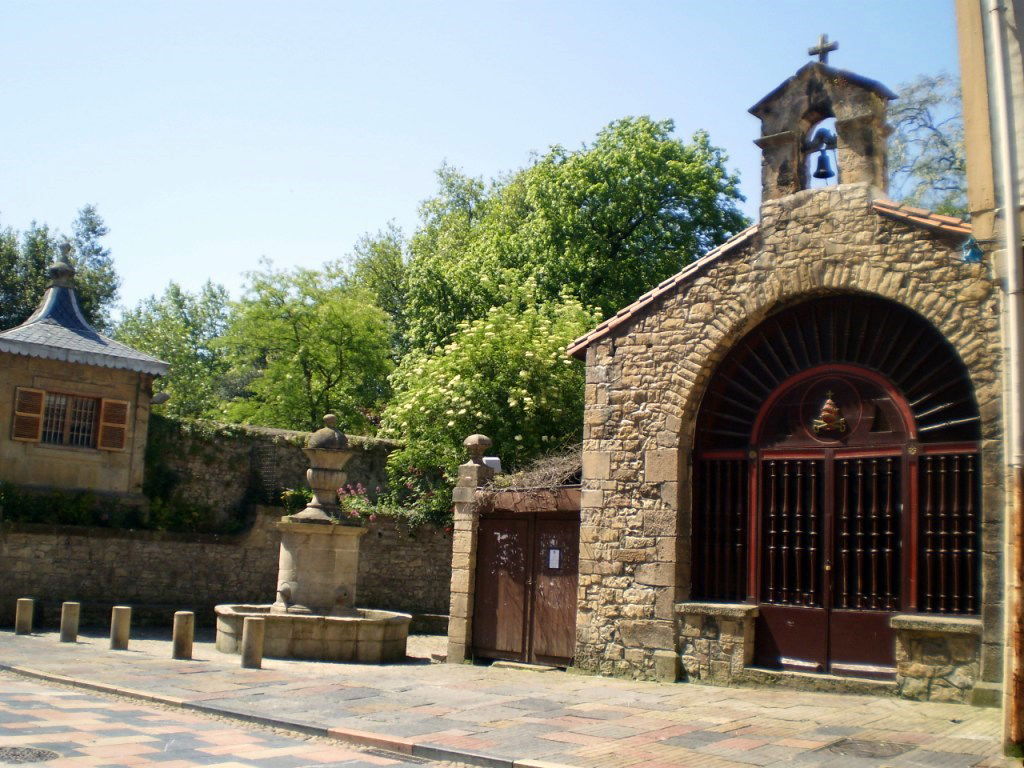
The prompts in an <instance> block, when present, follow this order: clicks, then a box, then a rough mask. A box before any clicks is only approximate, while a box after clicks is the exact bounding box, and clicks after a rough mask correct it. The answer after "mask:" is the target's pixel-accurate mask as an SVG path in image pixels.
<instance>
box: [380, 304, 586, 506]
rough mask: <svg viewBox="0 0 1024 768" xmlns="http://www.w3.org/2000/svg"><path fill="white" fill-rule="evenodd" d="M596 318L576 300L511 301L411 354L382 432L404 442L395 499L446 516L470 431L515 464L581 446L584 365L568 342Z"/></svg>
mask: <svg viewBox="0 0 1024 768" xmlns="http://www.w3.org/2000/svg"><path fill="white" fill-rule="evenodd" d="M525 290H526V292H527V293H528V294H529V293H532V292H534V291H536V286H535V285H532V284H528V285H527V286H525ZM596 322H597V315H596V314H595V313H594V312H592V311H589V310H587V309H585V308H584V307H583V306H582V305H581V304H580V303H579V301H578V300H577V299H575V298H573V297H568V296H566V297H562V298H559V299H556V300H550V301H541V302H537V301H513V302H510V303H508V304H505V305H504V306H501V307H492V308H491V309H490V310H488V311H487V312H486V313H485V315H484V317H482V318H480V319H477V320H473V321H463V322H462V323H460V324H459V325H458V326H457V328H456V330H455V332H454V333H453V334H452V336H451V338H450V340H449V341H448V342H447V343H446V344H445V345H443V346H441V347H438V348H437V349H435V350H434V351H426V350H414V351H412V352H410V353H409V354H408V355H407V356H406V357H405V359H404V360H403V361H402V363H401V365H400V366H399V368H398V369H397V370H396V371H395V373H394V375H393V376H392V379H391V381H392V386H393V387H394V390H395V393H394V397H393V398H392V400H391V402H390V403H389V404H388V407H387V410H386V411H385V413H384V419H383V423H382V428H381V435H382V436H386V437H394V438H398V439H400V440H403V441H404V447H403V448H401V449H399V450H397V451H395V452H394V453H392V454H391V456H390V458H389V460H388V473H389V476H390V480H391V487H392V489H393V490H392V492H393V494H394V495H395V496H396V498H395V501H396V502H397V503H399V504H401V505H402V506H404V507H405V508H406V509H411V510H413V512H414V513H416V514H417V515H419V516H422V517H425V518H427V519H430V520H433V521H435V522H441V521H444V520H446V519H447V517H448V515H449V510H450V507H451V487H452V484H453V479H454V477H455V476H456V472H457V467H458V465H459V464H460V463H462V462H463V461H465V449H464V448H463V447H462V441H463V440H464V439H465V437H466V436H467V435H469V434H472V433H476V432H482V433H484V434H486V435H488V436H490V437H491V438H492V439H493V440H494V443H495V450H496V451H497V453H498V455H499V456H501V459H502V462H503V463H504V464H505V466H507V467H510V468H514V467H517V466H521V465H522V463H523V462H524V461H526V460H527V459H529V458H532V457H534V456H537V455H540V454H543V453H548V452H550V451H554V450H558V449H561V448H565V447H566V446H567V445H569V444H571V443H574V442H579V440H580V436H581V432H582V425H583V366H582V365H581V364H580V363H579V362H578V361H576V360H573V359H571V358H569V357H567V356H566V354H565V347H566V345H567V344H568V343H569V342H570V341H572V340H573V339H574V338H576V337H578V336H579V335H581V334H582V333H584V332H585V331H586V330H587V329H588V328H590V327H592V326H593V325H594V324H595V323H596Z"/></svg>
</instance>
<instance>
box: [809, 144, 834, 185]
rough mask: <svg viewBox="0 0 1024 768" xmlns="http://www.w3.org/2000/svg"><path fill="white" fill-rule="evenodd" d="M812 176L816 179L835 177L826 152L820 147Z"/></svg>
mask: <svg viewBox="0 0 1024 768" xmlns="http://www.w3.org/2000/svg"><path fill="white" fill-rule="evenodd" d="M813 175H814V178H816V179H831V178H832V177H833V176H835V173H834V172H833V171H832V166H831V165H829V162H828V154H827V150H826V149H825V148H824V147H822V149H821V151H820V152H819V153H818V165H817V167H816V168H815V169H814V174H813Z"/></svg>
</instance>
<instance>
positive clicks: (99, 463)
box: [0, 352, 152, 496]
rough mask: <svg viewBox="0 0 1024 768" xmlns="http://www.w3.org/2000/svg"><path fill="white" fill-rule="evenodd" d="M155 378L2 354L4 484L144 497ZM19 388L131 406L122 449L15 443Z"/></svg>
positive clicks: (0, 470)
mask: <svg viewBox="0 0 1024 768" xmlns="http://www.w3.org/2000/svg"><path fill="white" fill-rule="evenodd" d="M151 382H152V377H151V376H149V375H148V374H141V373H136V372H134V371H129V370H125V369H123V368H105V367H101V366H96V365H81V364H77V363H67V362H63V361H61V360H47V359H41V358H35V357H27V356H25V355H14V354H9V353H6V352H0V425H3V430H4V432H3V433H2V434H0V480H4V481H7V482H12V483H17V484H19V485H24V486H32V487H36V488H60V489H68V490H74V489H87V490H90V491H94V492H99V493H112V494H125V495H135V496H141V493H142V480H143V468H144V459H145V451H146V432H147V428H148V424H149V398H150V394H151V393H150V385H151ZM18 387H31V388H33V389H38V390H44V391H47V392H59V393H65V394H72V395H78V396H81V397H89V398H97V399H100V398H112V399H116V400H124V401H127V402H128V403H129V414H130V417H129V419H128V424H129V426H128V434H127V438H126V447H125V449H124V450H117V451H107V450H99V449H97V448H76V447H71V446H66V445H48V444H46V443H42V442H22V441H16V440H13V439H12V434H11V429H12V424H13V422H14V406H15V396H16V392H17V389H18Z"/></svg>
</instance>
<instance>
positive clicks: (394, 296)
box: [349, 223, 408, 360]
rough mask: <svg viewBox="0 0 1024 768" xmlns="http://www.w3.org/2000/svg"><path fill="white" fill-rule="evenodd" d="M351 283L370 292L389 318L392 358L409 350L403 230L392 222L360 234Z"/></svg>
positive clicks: (355, 249)
mask: <svg viewBox="0 0 1024 768" xmlns="http://www.w3.org/2000/svg"><path fill="white" fill-rule="evenodd" d="M349 275H350V281H351V284H352V285H353V286H354V287H357V288H361V289H363V290H365V291H366V293H367V294H369V295H370V296H371V297H372V299H373V301H374V303H375V304H376V305H377V306H378V307H379V308H380V309H382V310H384V311H385V312H386V313H387V315H388V317H389V318H390V319H391V350H392V356H393V357H394V359H395V360H398V359H400V358H401V357H402V355H403V354H405V352H406V351H407V349H408V345H407V341H406V337H407V332H408V321H407V319H406V311H407V310H406V304H407V291H406V281H407V276H406V258H405V239H404V237H403V236H402V230H401V229H399V228H398V227H397V226H396V225H395V224H394V223H389V224H388V225H387V226H386V227H385V228H384V229H382V230H380V231H379V232H376V233H374V234H372V235H370V234H367V235H364V236H363V237H361V238H360V239H359V240H358V241H357V242H356V244H355V247H354V248H353V254H352V258H351V264H350V267H349Z"/></svg>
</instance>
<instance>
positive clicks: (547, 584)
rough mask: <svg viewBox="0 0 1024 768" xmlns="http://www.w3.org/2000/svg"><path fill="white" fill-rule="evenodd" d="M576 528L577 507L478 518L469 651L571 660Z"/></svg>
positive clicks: (519, 658)
mask: <svg viewBox="0 0 1024 768" xmlns="http://www.w3.org/2000/svg"><path fill="white" fill-rule="evenodd" d="M579 530H580V523H579V513H578V512H577V513H521V514H517V513H506V514H489V515H484V516H482V517H481V519H480V528H479V533H478V538H477V564H476V582H475V584H476V586H475V590H474V592H475V597H474V603H473V654H474V656H475V657H477V658H484V659H506V660H511V661H522V662H529V663H534V664H548V665H552V666H561V667H564V666H569V665H570V664H572V659H573V654H574V652H575V645H576V588H577V583H578V574H579Z"/></svg>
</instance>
